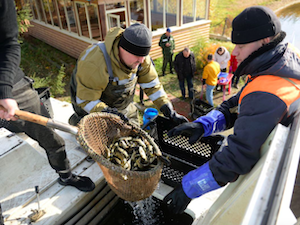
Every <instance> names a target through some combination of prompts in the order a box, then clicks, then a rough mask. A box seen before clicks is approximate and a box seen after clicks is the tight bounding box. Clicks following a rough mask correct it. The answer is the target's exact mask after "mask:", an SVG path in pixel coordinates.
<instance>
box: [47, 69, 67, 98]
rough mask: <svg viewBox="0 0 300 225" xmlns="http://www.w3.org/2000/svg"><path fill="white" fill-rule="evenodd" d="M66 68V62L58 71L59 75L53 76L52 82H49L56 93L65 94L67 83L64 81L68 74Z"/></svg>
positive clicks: (52, 90)
mask: <svg viewBox="0 0 300 225" xmlns="http://www.w3.org/2000/svg"><path fill="white" fill-rule="evenodd" d="M65 69H66V67H65V66H64V64H62V65H61V67H60V69H59V71H58V75H57V76H56V77H53V78H52V79H51V82H50V83H49V86H50V87H51V92H52V93H53V94H55V95H59V94H63V93H64V92H65V89H64V87H65V83H64V82H63V80H64V78H65V76H66V73H65Z"/></svg>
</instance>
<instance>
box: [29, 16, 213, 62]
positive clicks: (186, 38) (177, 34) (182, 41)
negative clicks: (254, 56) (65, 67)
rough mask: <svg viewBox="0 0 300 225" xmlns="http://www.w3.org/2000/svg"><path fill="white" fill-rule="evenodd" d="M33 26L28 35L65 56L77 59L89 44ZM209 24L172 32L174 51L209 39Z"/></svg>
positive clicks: (156, 53) (154, 53)
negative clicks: (200, 39) (199, 40)
mask: <svg viewBox="0 0 300 225" xmlns="http://www.w3.org/2000/svg"><path fill="white" fill-rule="evenodd" d="M31 24H32V25H34V26H33V27H31V28H30V29H29V34H30V35H31V36H33V37H35V38H37V39H39V40H41V41H44V42H45V43H47V44H49V45H51V46H53V47H55V48H57V49H59V50H61V51H62V52H65V53H66V54H68V55H70V56H72V57H74V58H76V59H77V58H78V57H79V55H80V53H81V52H82V51H83V50H84V49H85V48H86V47H87V46H89V45H90V44H91V42H87V41H83V40H79V39H78V38H75V37H72V36H70V35H68V34H65V33H62V32H60V31H58V30H54V29H51V28H49V27H47V26H43V25H41V24H39V23H35V22H34V21H31ZM209 27H210V22H209V21H207V23H204V24H199V25H195V26H193V27H188V28H182V29H179V30H176V31H173V32H172V35H173V37H174V39H175V44H176V49H175V51H176V52H178V51H182V50H183V48H184V47H185V46H189V47H192V46H194V45H195V44H196V42H197V40H198V38H199V37H204V38H207V39H208V38H209ZM160 36H161V35H156V36H153V39H152V48H151V52H150V56H151V57H152V58H153V59H156V58H159V57H162V52H161V48H160V47H159V46H158V42H159V39H160Z"/></svg>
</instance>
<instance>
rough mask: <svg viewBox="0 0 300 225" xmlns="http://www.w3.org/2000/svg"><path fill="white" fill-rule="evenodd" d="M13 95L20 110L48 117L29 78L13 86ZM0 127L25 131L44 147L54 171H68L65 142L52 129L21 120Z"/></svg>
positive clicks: (17, 131)
mask: <svg viewBox="0 0 300 225" xmlns="http://www.w3.org/2000/svg"><path fill="white" fill-rule="evenodd" d="M13 96H14V99H15V100H16V101H17V103H18V105H19V108H20V109H21V110H25V111H29V112H32V113H35V114H39V115H42V116H46V117H48V118H49V117H50V115H49V113H48V111H47V109H46V108H45V106H44V105H43V103H42V102H41V101H40V98H39V96H38V93H37V91H36V90H34V89H33V87H32V80H31V79H30V78H27V77H25V78H23V79H22V80H20V81H19V82H18V83H16V84H15V85H14V86H13ZM2 127H5V128H7V129H8V130H10V131H12V132H15V133H19V132H25V134H27V135H28V136H29V137H30V138H32V139H34V140H35V141H37V142H38V143H39V145H40V146H41V147H43V148H44V149H45V151H46V154H47V157H48V161H49V163H50V166H51V167H52V168H53V169H54V170H55V171H56V172H61V173H68V172H69V171H70V163H69V160H68V159H67V155H66V151H65V142H64V140H63V139H62V138H61V137H60V136H59V135H58V134H57V133H55V131H54V130H53V129H51V128H48V127H45V126H42V125H39V124H36V123H32V122H28V121H23V120H17V121H10V122H6V123H3V124H2Z"/></svg>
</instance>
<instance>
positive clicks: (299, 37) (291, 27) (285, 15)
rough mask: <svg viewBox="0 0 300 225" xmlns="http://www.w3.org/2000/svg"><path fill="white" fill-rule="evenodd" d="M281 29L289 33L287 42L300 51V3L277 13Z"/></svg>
mask: <svg viewBox="0 0 300 225" xmlns="http://www.w3.org/2000/svg"><path fill="white" fill-rule="evenodd" d="M277 16H278V17H279V20H280V22H281V29H282V30H283V31H285V32H286V33H287V36H286V38H285V40H286V41H288V42H290V43H292V44H293V45H294V46H296V47H297V48H298V49H300V29H299V27H300V3H297V4H293V5H291V6H289V7H286V8H284V9H282V10H280V11H279V12H278V13H277Z"/></svg>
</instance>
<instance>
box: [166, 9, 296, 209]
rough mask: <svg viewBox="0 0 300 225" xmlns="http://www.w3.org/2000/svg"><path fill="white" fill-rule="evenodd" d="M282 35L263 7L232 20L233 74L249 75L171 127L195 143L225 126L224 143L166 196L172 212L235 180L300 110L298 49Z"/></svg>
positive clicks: (245, 171) (252, 164)
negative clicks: (202, 111) (212, 105)
mask: <svg viewBox="0 0 300 225" xmlns="http://www.w3.org/2000/svg"><path fill="white" fill-rule="evenodd" d="M285 36H286V33H285V32H284V31H282V30H281V24H280V21H279V19H278V18H277V16H276V15H275V13H274V12H273V11H272V10H271V9H269V8H267V7H264V6H253V7H249V8H246V9H245V10H244V11H243V12H241V13H240V14H239V15H238V16H237V17H236V18H235V19H234V20H233V22H232V33H231V40H232V43H234V44H236V46H235V48H234V50H233V52H232V54H233V55H234V56H235V57H236V59H237V62H238V68H237V70H236V71H235V73H236V75H237V76H240V75H248V77H249V79H248V81H247V83H246V84H245V86H244V87H243V88H242V89H241V90H240V91H239V92H238V93H237V94H236V95H235V96H233V97H231V98H230V99H229V100H228V101H224V102H223V103H222V104H221V105H220V106H219V107H217V108H216V109H215V110H212V111H210V112H209V113H208V114H207V115H205V116H202V117H199V118H197V119H196V120H195V121H193V122H191V123H184V124H182V125H179V126H177V127H175V128H173V129H172V130H170V131H169V133H168V135H169V136H175V135H180V134H184V135H187V136H189V142H190V143H195V142H197V140H199V139H200V138H201V137H202V136H204V137H206V136H209V135H211V134H213V133H216V132H219V131H223V130H225V129H229V128H231V127H233V126H234V133H233V134H232V135H229V136H228V138H227V143H228V144H227V145H226V146H224V147H222V148H221V149H220V150H219V151H218V152H216V153H215V154H214V155H213V157H212V158H211V159H210V160H209V161H208V162H206V163H205V164H203V165H202V166H200V167H199V168H197V169H195V170H192V171H190V172H189V173H188V174H187V175H185V176H184V177H183V179H182V182H181V185H179V186H177V187H176V188H175V189H174V190H173V191H172V192H170V193H169V194H168V195H167V196H166V197H165V198H164V202H165V203H166V204H167V205H168V208H169V209H170V210H171V211H172V212H174V213H182V212H183V211H184V209H185V208H186V207H187V205H188V204H189V202H190V201H191V199H193V198H197V197H199V196H201V195H203V194H205V193H207V192H210V191H212V190H215V189H218V188H220V187H221V186H224V185H226V184H227V183H229V182H235V181H236V180H237V178H238V177H239V176H240V175H243V174H247V173H249V172H250V171H251V169H252V168H253V167H254V165H255V164H256V163H257V162H258V160H259V159H260V148H261V146H262V144H263V143H264V142H265V141H266V139H267V137H268V136H269V134H270V133H271V132H272V130H273V129H274V128H275V127H276V125H277V124H279V123H280V124H282V125H285V126H288V125H289V124H290V123H291V122H292V121H293V118H294V115H296V114H297V113H298V112H299V110H300V88H299V87H300V52H299V50H297V49H296V48H295V47H293V46H292V45H291V44H289V43H287V42H285V41H284V38H285Z"/></svg>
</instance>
